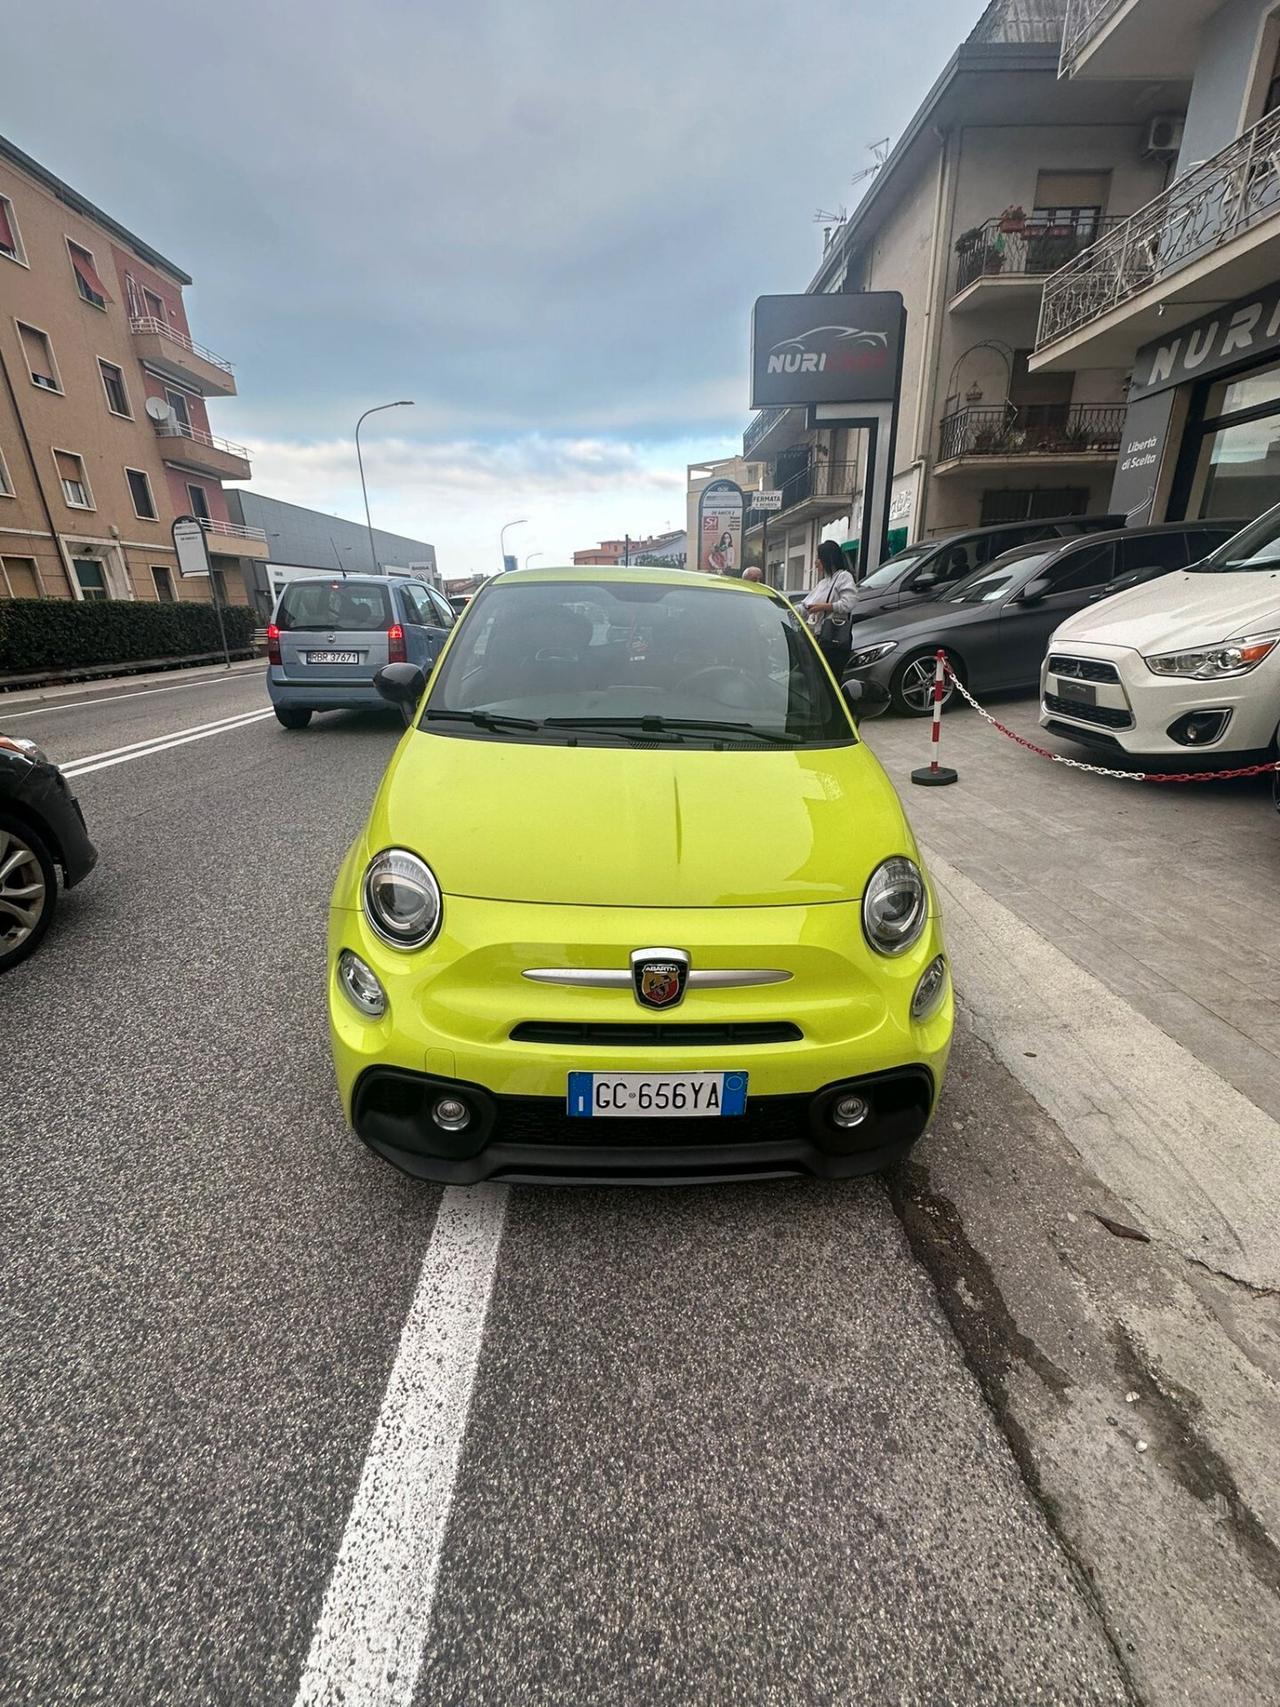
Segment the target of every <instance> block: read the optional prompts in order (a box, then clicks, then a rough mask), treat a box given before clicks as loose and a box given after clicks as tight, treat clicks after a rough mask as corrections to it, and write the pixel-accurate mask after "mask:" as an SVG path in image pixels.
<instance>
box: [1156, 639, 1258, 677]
mask: <svg viewBox="0 0 1280 1707" xmlns="http://www.w3.org/2000/svg"><path fill="white" fill-rule="evenodd" d="M1278 642H1280V634H1251V635H1249V636H1248V637H1247V638H1246V639H1244V640H1228V641H1226V642H1224V644H1223V645H1221V646H1206V647H1203V648H1201V649H1200V650H1198V651H1195V652H1165V653H1162V654H1161V655H1160V656H1158V657H1155V658H1148V659H1147V660H1146V664H1147V668H1148V669H1149V670H1150V671H1151V673H1152V675H1153V676H1189V677H1190V678H1191V679H1192V680H1193V681H1198V682H1212V681H1217V680H1219V679H1220V678H1221V677H1223V676H1247V675H1248V674H1249V671H1250V670H1256V669H1257V667H1258V665H1259V664H1260V663H1261V662H1262V660H1263V659H1264V658H1269V657H1270V656H1271V654H1272V652H1274V651H1275V648H1276V645H1277V643H1278Z"/></svg>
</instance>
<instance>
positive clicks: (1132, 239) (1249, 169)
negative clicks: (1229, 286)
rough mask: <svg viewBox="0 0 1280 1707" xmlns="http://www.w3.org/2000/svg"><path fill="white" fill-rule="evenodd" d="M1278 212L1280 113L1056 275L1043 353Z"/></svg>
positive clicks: (1048, 294) (1043, 317)
mask: <svg viewBox="0 0 1280 1707" xmlns="http://www.w3.org/2000/svg"><path fill="white" fill-rule="evenodd" d="M1277 211H1280V112H1275V113H1272V114H1270V115H1269V116H1268V117H1267V118H1265V119H1263V120H1262V121H1261V123H1260V124H1256V125H1254V127H1253V129H1252V130H1247V131H1246V132H1245V133H1244V135H1243V136H1240V137H1237V138H1236V140H1235V141H1234V142H1233V143H1232V144H1231V145H1230V147H1228V148H1224V149H1223V150H1222V152H1221V153H1220V154H1215V155H1214V156H1213V157H1212V159H1209V160H1206V161H1204V162H1203V164H1201V165H1199V166H1196V167H1194V168H1193V169H1192V170H1191V171H1190V172H1187V173H1185V174H1184V176H1182V177H1181V178H1179V179H1178V180H1177V182H1176V183H1175V184H1172V185H1171V186H1170V187H1169V188H1168V189H1167V190H1165V191H1164V193H1163V194H1162V195H1159V196H1157V197H1156V199H1155V200H1154V201H1153V202H1148V203H1147V205H1146V207H1144V208H1142V209H1140V210H1139V211H1138V212H1137V213H1135V214H1134V215H1133V217H1132V218H1131V219H1126V220H1124V221H1122V223H1121V224H1120V225H1119V226H1117V227H1116V229H1115V230H1114V231H1112V232H1109V233H1108V234H1107V236H1105V237H1104V238H1103V239H1102V240H1101V242H1099V243H1095V244H1094V245H1093V246H1092V247H1091V248H1089V249H1086V250H1085V251H1084V253H1083V254H1082V255H1079V256H1077V258H1076V259H1075V260H1074V261H1071V262H1070V263H1069V264H1068V265H1067V266H1065V267H1064V268H1063V269H1062V271H1061V272H1059V273H1055V274H1054V276H1053V277H1052V278H1051V279H1050V280H1049V282H1048V283H1047V284H1046V285H1045V287H1044V303H1043V305H1042V307H1041V310H1040V338H1039V344H1038V346H1037V347H1038V348H1041V349H1043V347H1044V346H1045V345H1046V344H1052V343H1054V342H1055V341H1056V340H1057V339H1058V338H1065V337H1068V336H1069V335H1070V334H1071V333H1072V332H1076V331H1078V330H1079V329H1080V328H1081V327H1082V326H1087V325H1088V324H1089V323H1090V321H1093V320H1097V319H1099V318H1100V317H1101V316H1102V315H1104V314H1107V313H1109V312H1110V311H1111V310H1112V309H1113V308H1119V307H1120V306H1121V305H1122V304H1123V303H1126V302H1128V301H1130V300H1131V299H1132V298H1133V297H1135V296H1138V295H1139V294H1140V293H1141V292H1142V291H1144V290H1146V289H1148V287H1149V286H1151V285H1154V284H1158V283H1160V282H1161V281H1162V280H1164V279H1167V278H1169V277H1171V276H1172V275H1173V274H1175V273H1177V272H1179V271H1181V269H1182V268H1183V267H1188V266H1190V265H1191V263H1192V262H1193V261H1198V260H1200V259H1202V258H1203V257H1204V256H1205V255H1211V254H1212V253H1213V251H1214V250H1215V249H1220V248H1222V247H1223V245H1224V244H1227V243H1230V242H1231V241H1232V239H1233V238H1236V237H1239V236H1241V235H1242V234H1243V233H1244V232H1246V231H1250V230H1252V229H1253V227H1254V226H1256V225H1261V224H1262V223H1263V222H1264V221H1265V220H1267V219H1270V218H1272V217H1273V216H1274V215H1275V214H1276V213H1277ZM1205 294H1207V295H1212V292H1211V291H1207V292H1206V293H1205Z"/></svg>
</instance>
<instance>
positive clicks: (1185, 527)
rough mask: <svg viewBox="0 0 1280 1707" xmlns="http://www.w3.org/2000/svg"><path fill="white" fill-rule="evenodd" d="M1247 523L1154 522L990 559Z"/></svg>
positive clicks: (1232, 528)
mask: <svg viewBox="0 0 1280 1707" xmlns="http://www.w3.org/2000/svg"><path fill="white" fill-rule="evenodd" d="M1247 525H1248V524H1247V523H1246V522H1236V521H1232V520H1231V519H1230V518H1229V517H1227V518H1224V519H1223V520H1222V521H1218V520H1213V521H1207V522H1191V521H1187V522H1153V523H1152V524H1151V526H1150V527H1141V528H1108V529H1106V530H1105V531H1103V532H1099V533H1083V534H1075V535H1073V536H1072V538H1070V539H1037V540H1032V541H1030V542H1028V544H1026V545H1015V546H1011V547H1010V549H1009V550H1008V551H1002V552H1001V553H1000V555H999V557H993V558H992V559H991V562H992V563H993V564H994V563H1017V562H1018V561H1019V560H1020V559H1022V558H1024V557H1045V556H1054V557H1057V556H1059V555H1061V556H1065V555H1066V553H1067V552H1069V551H1082V550H1083V549H1084V547H1085V546H1086V545H1107V544H1109V543H1110V541H1111V540H1113V539H1150V538H1152V537H1156V538H1158V537H1159V536H1160V535H1161V534H1166V533H1220V532H1221V531H1222V529H1223V528H1226V529H1227V530H1228V534H1234V533H1239V532H1240V530H1241V528H1243V527H1246V526H1247Z"/></svg>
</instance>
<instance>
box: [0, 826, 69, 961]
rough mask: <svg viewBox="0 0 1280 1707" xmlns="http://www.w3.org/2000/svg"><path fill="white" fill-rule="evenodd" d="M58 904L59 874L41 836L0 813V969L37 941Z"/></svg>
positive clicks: (21, 955) (30, 948) (37, 943)
mask: <svg viewBox="0 0 1280 1707" xmlns="http://www.w3.org/2000/svg"><path fill="white" fill-rule="evenodd" d="M57 903H58V873H57V870H56V868H55V866H54V863H53V855H52V854H51V853H50V852H49V850H48V848H47V847H46V846H45V844H44V842H43V841H42V840H41V838H40V837H39V836H38V835H37V834H36V832H35V831H34V830H33V829H31V828H30V826H29V825H27V824H25V823H23V822H22V821H21V820H20V819H18V818H10V817H9V816H8V815H7V814H6V813H3V812H0V972H7V971H8V970H9V968H10V967H11V966H16V965H17V964H18V962H19V961H20V960H25V959H26V957H27V955H29V954H31V953H32V952H33V951H34V950H35V949H36V948H37V947H38V946H39V943H40V939H41V937H43V935H44V933H45V932H46V931H47V930H48V928H49V925H50V923H51V922H52V920H53V912H54V908H55V907H56V906H57Z"/></svg>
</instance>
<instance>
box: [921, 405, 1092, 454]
mask: <svg viewBox="0 0 1280 1707" xmlns="http://www.w3.org/2000/svg"><path fill="white" fill-rule="evenodd" d="M1124 418H1125V405H1124V404H1123V403H1029V404H1024V405H1023V406H1022V407H1021V408H1019V407H1018V406H1017V405H1016V404H1013V403H995V404H986V405H983V406H974V407H970V408H966V409H957V410H956V412H955V413H954V414H953V415H948V416H946V418H945V419H944V420H943V423H942V443H941V446H940V448H939V452H938V460H939V462H954V461H955V460H956V459H957V458H959V457H964V456H1098V455H1114V454H1115V453H1116V452H1118V451H1119V449H1120V437H1121V434H1122V433H1123V432H1124Z"/></svg>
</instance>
